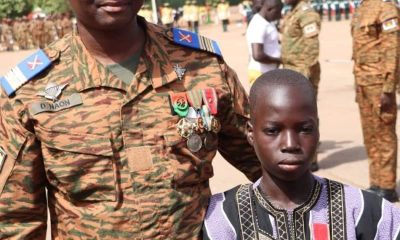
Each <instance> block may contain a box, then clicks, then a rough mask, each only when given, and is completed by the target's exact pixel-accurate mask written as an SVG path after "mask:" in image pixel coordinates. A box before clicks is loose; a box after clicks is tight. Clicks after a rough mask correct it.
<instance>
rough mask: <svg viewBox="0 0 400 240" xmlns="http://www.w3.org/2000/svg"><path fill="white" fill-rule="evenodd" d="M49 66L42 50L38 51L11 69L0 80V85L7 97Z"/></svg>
mask: <svg viewBox="0 0 400 240" xmlns="http://www.w3.org/2000/svg"><path fill="white" fill-rule="evenodd" d="M50 64H51V60H50V59H49V58H48V57H47V56H46V54H45V53H44V52H43V50H38V51H37V52H35V53H34V54H32V55H31V56H29V57H27V58H26V59H25V60H23V61H22V62H21V63H19V64H18V65H17V66H16V67H14V68H12V69H11V70H10V71H9V72H8V73H7V74H6V75H5V76H3V77H1V78H0V85H1V86H2V87H3V89H4V90H5V92H6V93H7V95H8V96H10V95H12V94H13V93H14V92H15V91H17V90H18V89H19V88H20V87H21V86H22V85H23V84H25V83H26V82H28V81H29V80H31V79H32V78H33V77H35V76H36V75H38V74H39V73H41V72H42V71H43V70H44V69H46V68H47V67H48V66H49V65H50Z"/></svg>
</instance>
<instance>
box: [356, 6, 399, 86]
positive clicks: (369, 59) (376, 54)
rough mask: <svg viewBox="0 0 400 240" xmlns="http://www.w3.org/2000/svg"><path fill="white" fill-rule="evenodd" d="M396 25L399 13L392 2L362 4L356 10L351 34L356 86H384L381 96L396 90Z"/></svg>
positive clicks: (397, 55)
mask: <svg viewBox="0 0 400 240" xmlns="http://www.w3.org/2000/svg"><path fill="white" fill-rule="evenodd" d="M398 21H399V13H398V9H397V7H396V5H395V4H394V3H391V2H385V1H382V0H364V1H362V3H361V5H360V6H359V7H358V8H357V10H356V12H355V14H354V16H353V19H352V22H351V33H352V36H353V56H352V59H353V60H354V63H355V64H354V74H355V75H356V76H357V77H356V81H357V84H358V85H361V86H368V85H375V84H383V91H384V92H393V91H394V90H395V86H396V82H397V81H398V64H399V62H398V61H399V36H398V34H399V23H398ZM371 76H375V77H371Z"/></svg>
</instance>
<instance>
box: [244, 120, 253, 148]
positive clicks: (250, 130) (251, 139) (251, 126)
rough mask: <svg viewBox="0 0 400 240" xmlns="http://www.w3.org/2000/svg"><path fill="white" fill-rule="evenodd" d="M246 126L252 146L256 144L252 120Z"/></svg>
mask: <svg viewBox="0 0 400 240" xmlns="http://www.w3.org/2000/svg"><path fill="white" fill-rule="evenodd" d="M246 128H247V141H248V142H249V143H250V145H251V146H253V144H254V138H253V125H252V124H251V122H250V121H248V122H247V125H246Z"/></svg>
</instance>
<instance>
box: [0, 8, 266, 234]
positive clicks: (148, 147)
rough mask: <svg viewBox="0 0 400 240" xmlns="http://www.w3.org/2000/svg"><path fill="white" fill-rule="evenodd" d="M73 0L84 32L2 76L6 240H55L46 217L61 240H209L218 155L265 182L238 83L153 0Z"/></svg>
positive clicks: (0, 220)
mask: <svg viewBox="0 0 400 240" xmlns="http://www.w3.org/2000/svg"><path fill="white" fill-rule="evenodd" d="M70 3H71V6H72V8H73V10H74V12H75V15H76V18H77V29H78V30H77V31H74V32H73V34H69V35H67V36H66V37H65V38H62V39H60V40H58V41H56V42H54V43H53V44H51V45H50V46H48V47H46V48H45V49H44V50H40V51H37V52H35V53H33V54H32V55H31V56H30V57H28V58H27V59H26V60H24V61H22V62H21V63H20V64H18V66H17V67H16V68H14V69H13V71H11V72H10V73H8V74H5V75H4V77H3V78H1V81H0V82H1V91H0V93H1V94H0V123H1V124H0V166H1V167H0V229H1V230H0V239H5V238H9V239H44V238H45V234H46V222H47V208H48V209H49V217H50V219H51V230H50V231H51V236H52V238H54V239H155V240H158V239H162V240H165V239H185V240H187V239H199V238H200V236H199V235H200V230H201V225H202V222H203V218H204V215H205V210H206V208H207V205H208V199H209V197H210V188H209V178H210V177H212V176H213V169H212V159H213V158H214V156H215V155H216V152H217V151H219V152H220V153H221V154H222V156H224V157H225V158H226V159H227V160H228V161H229V162H230V163H231V164H233V165H234V166H235V167H237V168H238V169H240V170H241V171H242V172H244V173H245V174H246V176H247V177H248V178H249V179H250V180H252V181H254V180H256V179H258V178H259V177H260V175H261V170H260V165H259V163H258V161H257V158H256V156H255V153H254V151H253V150H252V148H251V146H250V145H249V144H248V143H247V140H246V134H245V132H246V126H247V125H246V124H247V121H248V114H249V111H248V106H249V103H248V99H247V96H246V93H245V91H244V89H243V87H242V86H241V84H240V82H239V81H238V79H237V76H236V74H235V73H234V72H233V71H232V70H231V69H230V68H229V67H228V66H227V65H226V63H225V62H224V60H223V57H222V55H221V52H220V50H219V48H218V45H217V43H215V42H213V41H212V40H209V39H207V38H205V37H202V36H199V35H196V34H194V33H192V32H189V31H185V30H181V29H174V28H172V29H171V28H168V29H167V28H165V27H162V26H158V25H154V24H151V23H148V22H146V21H145V19H144V18H142V17H138V16H137V12H138V11H139V9H140V7H141V6H142V4H143V0H129V1H123V2H122V1H119V2H116V1H113V2H110V1H105V0H104V1H101V0H100V1H91V0H85V1H83V0H70ZM192 40H193V41H192ZM194 40H196V41H194ZM199 43H202V44H201V45H200V44H199ZM15 72H20V73H21V74H18V75H15V74H14V73H15ZM46 189H47V194H46Z"/></svg>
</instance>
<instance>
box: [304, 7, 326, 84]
mask: <svg viewBox="0 0 400 240" xmlns="http://www.w3.org/2000/svg"><path fill="white" fill-rule="evenodd" d="M300 27H301V28H302V34H303V38H304V45H303V49H302V50H303V51H302V53H301V57H300V58H299V60H301V61H302V63H300V66H302V67H303V68H302V69H299V70H300V72H301V73H302V74H303V75H305V76H306V77H310V71H309V69H310V67H311V66H313V65H314V64H316V63H317V62H318V57H319V40H318V36H319V32H320V28H321V22H320V17H319V15H318V14H317V13H315V12H311V13H309V14H307V15H305V16H304V17H303V18H300Z"/></svg>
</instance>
